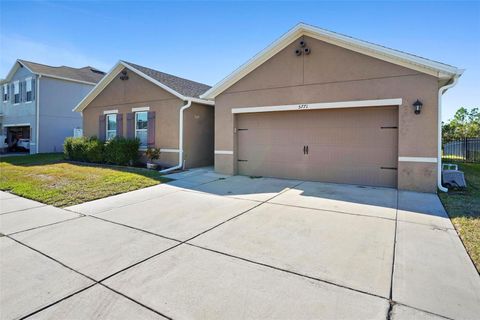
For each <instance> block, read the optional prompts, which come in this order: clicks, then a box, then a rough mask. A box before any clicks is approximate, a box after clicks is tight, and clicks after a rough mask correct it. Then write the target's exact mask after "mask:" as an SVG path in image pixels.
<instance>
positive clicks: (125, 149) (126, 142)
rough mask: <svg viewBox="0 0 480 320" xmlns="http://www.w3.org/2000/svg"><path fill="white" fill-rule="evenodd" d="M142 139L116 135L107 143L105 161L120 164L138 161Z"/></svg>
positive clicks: (130, 163)
mask: <svg viewBox="0 0 480 320" xmlns="http://www.w3.org/2000/svg"><path fill="white" fill-rule="evenodd" d="M138 148H140V140H138V139H125V138H122V137H115V138H114V139H112V140H110V141H108V142H107V143H105V152H104V155H105V161H106V162H107V163H112V164H119V165H133V164H135V163H136V162H137V161H138V158H139V156H140V155H139V153H138Z"/></svg>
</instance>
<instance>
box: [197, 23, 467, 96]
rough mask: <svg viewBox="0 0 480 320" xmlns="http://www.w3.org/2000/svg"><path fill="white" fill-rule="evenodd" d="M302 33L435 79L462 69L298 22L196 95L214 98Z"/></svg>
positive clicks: (449, 76) (445, 76)
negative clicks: (208, 88) (224, 76)
mask: <svg viewBox="0 0 480 320" xmlns="http://www.w3.org/2000/svg"><path fill="white" fill-rule="evenodd" d="M304 35H305V36H309V37H312V38H315V39H318V40H321V41H325V42H328V43H330V44H333V45H337V46H339V47H343V48H346V49H349V50H353V51H356V52H359V53H362V54H365V55H368V56H372V57H375V58H378V59H381V60H384V61H388V62H391V63H394V64H397V65H401V66H404V67H406V68H410V69H414V70H417V71H419V72H423V73H427V74H430V75H432V76H435V77H438V78H451V77H453V76H455V75H457V76H459V75H461V74H462V72H463V70H462V69H458V68H456V67H453V66H449V65H446V64H443V63H440V62H436V61H432V60H428V59H425V58H421V57H418V56H415V55H412V54H408V53H404V52H401V51H397V50H393V49H389V48H386V47H383V46H380V45H376V44H373V43H369V42H366V41H362V40H358V39H355V38H351V37H348V36H344V35H341V34H338V33H334V32H331V31H327V30H324V29H321V28H317V27H313V26H310V25H306V24H303V23H300V24H298V25H297V26H295V27H294V28H293V29H291V30H290V31H288V32H287V33H286V34H284V35H283V36H282V37H280V38H279V39H278V40H276V41H275V42H273V43H272V44H270V45H269V46H268V47H267V48H265V49H264V50H262V51H261V52H259V53H258V54H257V55H255V56H254V57H253V58H251V59H250V60H248V61H247V62H246V63H245V64H243V65H241V66H240V67H239V68H237V69H236V70H235V71H233V72H232V73H231V74H230V75H229V76H227V77H226V78H224V79H223V80H221V81H220V82H219V83H217V84H216V85H215V86H213V87H212V88H211V89H210V90H208V91H207V92H205V93H204V94H202V95H201V96H200V98H203V99H214V98H215V97H216V96H217V95H219V94H220V93H222V92H223V91H225V90H226V89H228V88H229V87H231V86H232V85H233V84H235V83H236V82H237V81H239V80H240V79H242V78H243V77H245V76H246V75H247V74H249V73H250V72H251V71H253V70H255V69H256V68H257V67H258V66H260V65H261V64H263V63H264V62H265V61H267V60H268V59H270V58H271V57H273V56H274V55H275V54H277V53H278V52H280V51H281V50H283V49H284V48H285V47H287V46H288V45H289V44H290V43H292V42H293V41H295V40H296V39H298V38H299V37H301V36H304Z"/></svg>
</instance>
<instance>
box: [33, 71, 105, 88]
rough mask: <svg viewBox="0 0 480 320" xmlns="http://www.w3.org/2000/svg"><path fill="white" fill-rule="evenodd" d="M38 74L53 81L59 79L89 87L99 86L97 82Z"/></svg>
mask: <svg viewBox="0 0 480 320" xmlns="http://www.w3.org/2000/svg"><path fill="white" fill-rule="evenodd" d="M37 74H38V75H41V76H42V77H47V78H52V79H57V80H64V81H70V82H77V83H82V84H88V85H91V86H95V85H96V84H97V83H96V82H89V81H82V80H77V79H71V78H65V77H59V76H53V75H51V74H46V73H37Z"/></svg>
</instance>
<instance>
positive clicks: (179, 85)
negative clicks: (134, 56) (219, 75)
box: [123, 61, 211, 98]
mask: <svg viewBox="0 0 480 320" xmlns="http://www.w3.org/2000/svg"><path fill="white" fill-rule="evenodd" d="M123 62H125V63H126V64H128V65H130V66H132V67H134V68H135V69H137V70H139V71H141V72H143V73H144V74H146V75H147V76H149V77H151V78H153V79H155V80H157V81H158V82H160V83H162V84H164V85H166V86H167V87H169V88H170V89H172V90H175V91H176V92H178V93H180V94H181V95H183V96H186V97H190V98H198V97H199V96H200V95H201V94H203V93H204V92H206V91H207V90H208V89H210V88H211V87H210V86H208V85H206V84H203V83H199V82H195V81H191V80H188V79H184V78H180V77H177V76H173V75H171V74H168V73H164V72H160V71H157V70H154V69H150V68H147V67H142V66H139V65H138V64H134V63H131V62H128V61H123Z"/></svg>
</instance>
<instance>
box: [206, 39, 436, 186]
mask: <svg viewBox="0 0 480 320" xmlns="http://www.w3.org/2000/svg"><path fill="white" fill-rule="evenodd" d="M301 39H304V40H305V41H306V42H307V46H309V47H310V48H311V54H310V55H302V56H300V57H298V56H296V55H295V54H294V50H295V49H296V48H297V47H299V45H298V42H299V41H300V40H301ZM437 92H438V82H437V79H436V78H434V77H432V76H429V75H426V74H423V73H419V72H417V71H414V70H410V69H407V68H404V67H401V66H397V65H394V64H391V63H388V62H384V61H381V60H378V59H375V58H372V57H369V56H365V55H362V54H359V53H356V52H353V51H350V50H347V49H343V48H340V47H337V46H334V45H331V44H327V43H325V42H322V41H319V40H315V39H312V38H309V37H301V38H299V39H298V40H297V41H294V42H293V43H292V44H290V45H289V46H287V47H286V48H285V49H284V50H282V51H281V52H279V53H278V54H276V55H275V56H274V57H272V58H271V59H269V60H268V61H266V62H265V63H264V64H262V65H261V66H259V67H258V68H257V69H255V70H254V71H252V72H251V73H250V74H248V75H247V76H245V77H244V78H243V79H241V80H240V81H238V82H237V83H235V84H234V85H232V86H231V87H230V88H228V89H227V90H226V91H225V92H223V93H222V94H220V95H219V96H217V97H216V99H215V150H226V151H233V152H234V155H233V156H232V155H225V154H216V155H215V169H216V170H217V171H219V172H222V173H226V174H235V173H236V168H235V166H236V161H234V160H235V159H236V154H235V153H236V145H235V144H236V137H235V133H234V128H235V117H234V115H233V114H232V112H231V109H232V108H241V107H260V106H272V105H285V104H303V103H319V102H335V101H351V100H370V99H391V98H402V99H403V103H402V105H401V106H399V112H398V115H399V121H398V123H399V128H398V135H399V141H398V155H399V157H436V156H437V153H436V152H437V138H436V135H437V106H438V101H437ZM416 99H420V100H421V101H422V102H423V110H422V113H421V114H420V115H415V114H414V112H413V107H412V103H413V102H414V101H415V100H416ZM398 167H399V170H398V173H399V177H398V187H399V188H400V189H410V190H418V191H426V192H434V191H435V190H436V178H435V176H436V167H435V164H428V165H425V164H421V163H408V164H407V163H401V164H399V166H398ZM412 172H414V173H415V174H414V176H415V177H414V178H413V179H414V180H413V182H412V176H413V174H411V173H412Z"/></svg>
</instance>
